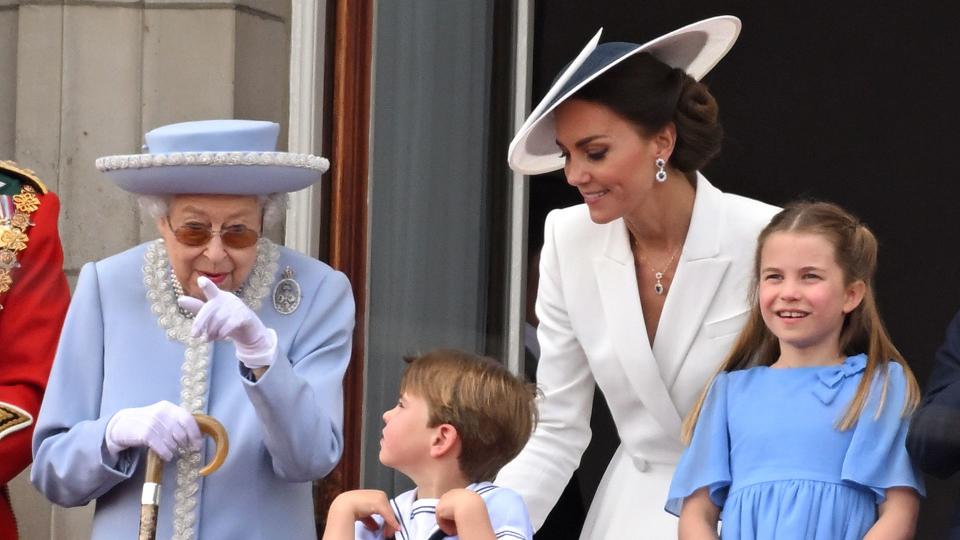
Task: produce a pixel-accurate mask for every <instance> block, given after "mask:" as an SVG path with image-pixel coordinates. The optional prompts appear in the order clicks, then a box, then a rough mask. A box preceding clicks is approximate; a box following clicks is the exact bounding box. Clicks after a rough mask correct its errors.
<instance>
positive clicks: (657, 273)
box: [633, 240, 683, 296]
mask: <svg viewBox="0 0 960 540" xmlns="http://www.w3.org/2000/svg"><path fill="white" fill-rule="evenodd" d="M633 243H634V244H635V245H636V246H637V247H640V245H639V244H638V243H637V241H636V240H634V242H633ZM682 247H683V245H682V244H681V245H680V247H678V248H677V249H676V250H674V252H673V255H671V256H670V260H669V261H667V264H665V265H663V270H657V269H656V268H654V267H653V265H652V264H650V263H648V262H647V260H646V259H645V258H644V257H643V255H640V254H639V253H637V258H639V259H640V262H642V263H643V264H644V265H646V266H647V267H648V268H650V270H653V277H655V278H656V279H657V282H656V283H655V284H654V285H653V292H655V293H657V296H663V291H664V290H666V289H665V287H664V286H663V281H662V280H663V275H664V274H666V273H667V270H669V269H670V265H672V264H673V261H674V260H675V259H676V258H677V255H679V254H680V249H681V248H682Z"/></svg>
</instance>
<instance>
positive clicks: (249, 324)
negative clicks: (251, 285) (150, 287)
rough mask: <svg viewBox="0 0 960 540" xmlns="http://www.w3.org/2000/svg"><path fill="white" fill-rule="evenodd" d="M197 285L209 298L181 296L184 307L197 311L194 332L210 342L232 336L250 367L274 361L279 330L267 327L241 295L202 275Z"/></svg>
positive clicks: (241, 359)
mask: <svg viewBox="0 0 960 540" xmlns="http://www.w3.org/2000/svg"><path fill="white" fill-rule="evenodd" d="M197 285H199V286H200V290H201V291H203V295H204V296H205V297H206V299H207V301H206V302H203V301H200V300H197V299H196V298H192V297H190V296H181V297H180V298H178V299H177V303H178V304H180V307H182V308H183V309H186V310H188V311H191V312H193V313H194V314H196V317H195V318H194V320H193V328H192V331H191V335H192V336H193V337H200V336H204V338H205V339H206V340H207V341H215V340H218V339H230V340H232V341H233V342H234V344H236V346H237V359H239V360H240V361H241V362H243V365H245V366H247V367H248V368H250V369H256V368H261V367H267V366H269V365H271V364H273V357H274V356H276V351H277V333H276V332H274V331H273V330H271V329H270V328H267V327H266V326H264V325H263V323H262V322H261V321H260V318H259V317H257V314H256V313H254V312H253V310H252V309H250V308H249V307H247V305H246V304H244V303H243V300H240V299H239V298H237V295H235V294H233V293H230V292H226V291H221V290H220V289H219V288H218V287H217V286H216V285H215V284H214V283H213V282H212V281H210V280H209V279H207V278H205V277H203V276H200V277H199V278H197Z"/></svg>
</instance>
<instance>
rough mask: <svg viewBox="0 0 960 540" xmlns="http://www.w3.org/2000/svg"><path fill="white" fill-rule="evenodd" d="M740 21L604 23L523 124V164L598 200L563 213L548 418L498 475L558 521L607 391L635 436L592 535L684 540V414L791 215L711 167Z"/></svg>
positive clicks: (544, 290) (546, 295)
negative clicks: (704, 171)
mask: <svg viewBox="0 0 960 540" xmlns="http://www.w3.org/2000/svg"><path fill="white" fill-rule="evenodd" d="M739 30H740V21H739V20H738V19H736V18H735V17H716V18H713V19H708V20H705V21H701V22H699V23H695V24H692V25H689V26H687V27H684V28H681V29H679V30H677V31H674V32H671V33H670V34H667V35H665V36H662V37H660V38H658V39H656V40H653V41H651V42H648V43H646V44H644V45H636V44H629V43H604V44H602V45H599V46H597V42H598V41H599V36H600V34H599V33H598V34H597V36H596V37H594V39H593V40H592V41H591V42H590V43H589V44H588V45H587V47H586V48H585V49H584V51H583V52H581V54H580V55H579V56H578V57H577V59H575V60H574V61H573V62H572V63H571V64H570V66H568V67H567V68H566V70H565V71H564V73H562V74H561V76H560V77H559V78H558V80H557V81H556V83H555V84H554V86H553V87H552V88H551V90H550V91H549V92H548V93H547V96H546V97H545V98H544V99H543V101H542V102H541V103H540V104H539V105H538V106H537V108H536V109H535V110H534V112H533V113H531V115H530V117H529V118H528V119H527V121H526V122H525V123H524V125H523V126H522V127H521V129H520V131H519V132H518V133H517V136H516V137H515V139H514V141H513V143H512V144H511V147H510V165H511V167H512V168H513V169H514V170H517V171H520V172H523V173H526V174H539V173H543V172H548V171H551V170H556V169H560V168H563V169H564V172H565V174H566V177H567V181H568V182H569V183H570V184H571V185H573V186H575V187H576V188H578V189H579V191H580V193H581V194H582V196H583V198H584V203H585V204H583V205H579V206H574V207H571V208H567V209H563V210H557V211H554V212H552V213H551V214H550V215H549V216H548V218H547V221H546V226H545V229H546V230H545V234H544V237H545V238H544V247H543V251H542V253H541V257H540V282H539V290H538V293H537V316H538V317H539V319H540V326H539V328H538V333H537V335H538V339H539V342H540V347H541V357H540V363H539V367H538V371H537V379H538V384H539V387H540V389H541V391H542V393H543V397H542V399H541V400H540V402H539V406H540V422H539V424H538V426H537V429H536V431H535V432H534V434H533V437H532V438H531V439H530V442H529V443H528V444H527V446H526V448H525V449H524V450H523V452H521V454H520V455H519V456H518V457H517V458H516V459H515V460H514V461H513V462H511V463H510V464H508V465H507V466H506V467H505V468H504V469H503V470H502V471H501V472H500V475H499V476H498V478H497V483H498V484H500V485H503V486H508V487H510V488H512V489H515V490H517V491H518V492H520V494H521V495H522V496H523V497H524V500H525V501H526V503H527V505H528V507H529V510H530V515H531V518H532V519H533V521H534V525H535V527H539V526H540V525H541V524H542V523H543V521H544V520H545V518H546V516H547V514H548V513H549V511H550V509H551V508H552V507H553V505H554V504H555V503H556V501H557V498H558V497H559V495H560V493H561V491H562V490H563V487H564V486H565V485H566V483H567V481H568V479H569V478H570V475H571V473H572V472H573V470H574V469H576V467H577V465H578V463H579V461H580V457H581V455H582V453H583V451H584V449H585V448H586V446H587V444H588V442H589V441H590V436H591V434H590V429H589V419H590V412H591V411H590V409H591V402H592V398H593V391H594V386H595V384H596V385H599V387H600V389H601V390H602V391H603V393H604V396H605V397H606V399H607V402H608V404H609V406H610V411H611V413H612V415H613V419H614V421H615V423H616V425H617V430H618V432H619V434H620V438H621V441H622V442H621V446H620V448H619V449H618V450H617V452H616V453H615V454H614V456H613V458H612V461H611V463H610V465H609V467H608V468H607V471H606V473H605V474H604V477H603V480H602V481H601V483H600V486H599V488H598V492H597V494H596V496H595V498H594V500H593V504H592V506H591V508H590V510H589V512H588V514H587V518H586V523H585V524H584V529H583V532H582V533H581V538H590V539H607V538H675V537H676V527H677V520H676V518H675V517H673V516H670V515H668V514H667V513H666V512H664V510H663V506H664V502H665V501H666V494H667V489H668V487H669V484H670V479H671V476H672V474H673V470H674V467H675V466H676V463H677V461H678V460H679V458H680V454H681V452H682V450H683V445H682V444H681V442H680V424H681V419H682V418H683V416H684V415H685V414H686V413H687V411H688V410H689V409H690V407H691V406H692V405H693V403H694V402H695V400H696V398H697V396H698V395H699V393H700V391H701V390H702V389H703V386H704V384H705V383H706V381H707V379H708V378H709V377H710V375H711V374H712V373H713V372H714V371H715V370H716V368H717V366H718V365H719V363H720V362H721V361H722V359H723V358H724V356H725V355H726V353H727V351H728V349H729V348H730V347H731V345H732V343H733V340H734V338H735V337H736V335H737V333H738V331H739V330H740V327H741V326H742V325H743V323H744V321H745V320H746V317H747V314H748V311H749V306H748V305H747V289H748V287H749V283H750V275H751V262H752V257H753V251H754V246H755V245H756V237H757V234H758V233H759V232H760V229H762V228H763V226H764V225H766V223H767V222H768V221H769V219H770V217H771V216H772V215H773V214H774V213H775V212H776V208H775V207H773V206H769V205H766V204H763V203H760V202H757V201H754V200H750V199H746V198H743V197H739V196H736V195H730V194H725V193H722V192H721V191H720V190H718V189H717V188H715V187H713V185H711V184H710V182H708V181H707V179H706V178H704V177H703V175H701V174H700V173H699V172H698V171H699V170H700V169H701V168H702V167H703V166H704V165H706V163H707V162H708V161H709V160H710V159H711V158H712V157H714V156H715V155H716V154H717V153H718V152H719V149H720V138H721V135H722V130H721V127H720V125H719V123H718V114H717V113H718V109H717V104H716V101H715V100H714V98H713V97H712V96H711V95H710V93H709V92H708V91H707V89H706V87H705V86H704V85H702V84H700V83H699V82H697V81H698V80H699V79H700V78H701V77H702V76H703V75H704V74H706V73H707V71H709V70H710V69H711V68H712V67H713V66H714V65H715V64H716V63H717V62H718V61H719V60H720V58H721V57H722V56H723V55H724V54H725V53H726V52H727V50H729V48H730V47H731V46H732V44H733V42H734V40H735V39H736V37H737V35H738V33H739Z"/></svg>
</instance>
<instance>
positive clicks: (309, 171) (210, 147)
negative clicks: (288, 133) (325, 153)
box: [96, 120, 330, 195]
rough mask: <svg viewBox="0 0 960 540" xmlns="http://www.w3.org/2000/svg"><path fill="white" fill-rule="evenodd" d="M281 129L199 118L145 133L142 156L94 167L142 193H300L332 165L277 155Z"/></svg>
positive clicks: (121, 157) (113, 159) (102, 162)
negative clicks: (199, 119)
mask: <svg viewBox="0 0 960 540" xmlns="http://www.w3.org/2000/svg"><path fill="white" fill-rule="evenodd" d="M279 133H280V125H279V124H276V123H274V122H263V121H258V120H201V121H196V122H183V123H179V124H170V125H166V126H162V127H158V128H156V129H154V130H152V131H149V132H147V134H146V135H144V140H145V141H146V144H144V147H143V150H144V153H143V154H132V155H117V156H105V157H101V158H98V159H97V162H96V164H97V169H99V170H100V171H101V172H103V173H104V174H106V175H107V177H108V178H110V180H112V181H113V182H114V183H116V184H117V186H119V187H120V188H122V189H124V190H126V191H130V192H133V193H137V194H140V195H176V194H188V193H194V194H199V193H203V194H222V195H266V194H269V193H277V192H289V191H297V190H300V189H303V188H305V187H307V186H309V185H311V184H313V183H315V182H317V181H318V180H320V176H321V175H323V173H324V172H326V170H327V169H328V168H329V167H330V162H329V161H327V160H326V159H325V158H322V157H319V156H314V155H310V154H295V153H290V152H277V151H276V150H277V136H278V135H279Z"/></svg>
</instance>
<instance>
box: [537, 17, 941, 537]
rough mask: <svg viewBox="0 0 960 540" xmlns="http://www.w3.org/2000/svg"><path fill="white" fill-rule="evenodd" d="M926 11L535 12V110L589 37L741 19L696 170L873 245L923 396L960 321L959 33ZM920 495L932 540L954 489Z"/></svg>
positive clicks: (933, 485) (937, 487)
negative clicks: (712, 134) (711, 139)
mask: <svg viewBox="0 0 960 540" xmlns="http://www.w3.org/2000/svg"><path fill="white" fill-rule="evenodd" d="M926 6H927V7H924V6H923V5H918V4H916V3H910V4H905V3H877V2H842V3H841V2H819V3H809V2H805V3H777V2H774V3H770V2H744V1H741V2H724V1H721V2H717V1H706V0H696V1H694V0H691V1H680V2H677V1H672V2H671V1H663V0H651V1H646V2H637V1H635V0H595V1H593V2H583V1H581V0H542V1H539V2H536V5H535V11H534V13H535V33H534V48H533V52H534V76H533V96H532V101H533V103H537V102H538V101H539V100H540V98H541V97H542V96H543V94H544V92H545V91H546V89H547V88H548V87H549V85H550V83H551V81H552V79H553V77H554V76H555V75H556V74H557V72H558V71H559V70H560V69H561V68H562V67H563V65H565V64H566V63H567V62H568V61H569V60H570V59H571V58H573V56H574V55H575V54H576V53H577V52H578V51H579V50H580V49H581V48H582V46H583V45H584V44H585V43H586V42H587V40H588V39H589V38H590V37H591V36H592V35H593V34H594V33H595V32H596V31H597V29H598V28H600V27H603V28H604V35H603V38H602V41H631V42H640V43H642V42H644V41H647V40H649V39H652V38H654V37H656V36H658V35H660V34H662V33H664V32H667V31H669V30H672V29H674V28H678V27H680V26H683V25H685V24H688V23H691V22H694V21H697V20H700V19H702V18H706V17H710V16H714V15H721V14H732V15H736V16H738V17H740V19H741V20H742V21H743V32H742V33H741V35H740V39H739V41H738V42H737V44H736V45H735V46H734V48H733V50H732V51H731V52H730V54H729V55H728V56H727V57H726V58H725V59H724V60H723V61H722V62H721V64H720V65H719V66H718V67H717V69H716V70H715V71H714V72H712V73H711V74H710V75H708V76H707V79H706V82H707V84H708V85H709V86H710V88H711V90H712V91H713V93H714V94H715V96H716V97H717V100H718V102H719V103H720V110H721V116H722V119H723V122H724V126H725V128H726V132H727V139H726V141H725V145H724V148H723V153H722V154H721V155H720V157H719V158H717V159H716V160H714V162H713V163H711V164H710V165H709V166H708V167H707V169H706V170H705V171H704V173H705V174H706V175H707V177H708V178H710V180H711V181H712V182H713V183H714V184H715V185H717V186H718V187H720V188H721V189H723V190H724V191H729V192H732V193H739V194H742V195H746V196H749V197H753V198H756V199H760V200H763V201H766V202H769V203H772V204H783V203H785V202H787V201H790V200H793V199H796V198H816V199H825V200H830V201H835V202H837V203H839V204H841V205H842V206H844V207H846V208H848V209H850V210H851V211H853V212H854V213H855V214H857V215H858V216H859V217H860V218H861V219H862V220H864V221H865V222H866V223H867V224H869V225H870V226H871V228H873V230H874V231H875V232H876V234H877V236H878V238H879V240H880V243H881V248H880V268H879V275H878V280H877V282H878V293H879V301H880V306H881V310H882V313H883V315H884V318H885V320H886V323H887V325H888V328H889V330H890V332H891V334H892V335H893V338H894V341H895V343H896V344H897V346H898V347H899V348H900V350H901V351H902V352H903V353H904V355H905V356H906V357H907V359H908V361H909V362H910V363H911V365H912V366H913V368H914V370H915V371H916V373H917V376H918V378H919V379H920V383H921V385H924V384H925V382H926V378H927V375H928V373H929V370H930V365H931V362H932V358H933V353H934V351H935V350H936V348H937V347H938V346H939V345H940V344H941V343H942V341H943V332H944V328H945V327H946V325H947V323H948V322H949V320H950V318H951V316H952V315H953V313H954V312H955V311H957V309H960V224H957V223H956V219H957V215H958V214H960V212H958V211H957V210H956V206H957V201H958V200H960V186H958V185H957V182H956V180H955V179H954V176H955V174H956V173H954V171H952V169H951V167H950V164H949V163H947V162H943V163H941V158H944V159H945V158H946V157H947V156H950V155H953V153H954V152H955V151H956V146H957V143H958V139H960V138H958V136H957V135H956V134H955V133H954V132H955V130H956V126H957V125H960V107H958V106H957V105H956V103H957V100H958V96H957V91H956V86H955V84H954V79H955V75H954V70H955V67H954V66H955V65H956V63H957V60H958V59H960V32H957V29H956V20H955V18H954V17H952V15H951V13H950V12H949V10H950V8H949V7H947V5H945V4H944V5H942V7H934V6H935V4H933V3H927V4H926ZM560 178H562V177H560ZM541 180H547V179H545V178H544V179H540V178H537V179H534V181H541ZM558 181H562V179H558ZM599 435H600V434H595V436H599ZM614 435H615V434H614ZM593 466H594V468H596V466H595V464H593ZM600 469H601V470H602V467H601V468H600ZM927 489H928V495H927V499H926V500H925V501H924V502H923V506H922V510H921V516H920V525H919V528H918V532H917V537H918V538H921V539H925V538H931V539H932V538H941V537H943V531H944V530H945V527H946V526H947V525H948V524H949V523H950V521H951V519H952V517H953V514H954V512H955V506H954V504H955V500H956V499H957V497H956V494H957V492H958V482H957V481H956V479H954V480H952V481H938V480H935V479H932V478H928V479H927ZM570 537H572V538H575V537H576V535H572V536H570Z"/></svg>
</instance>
